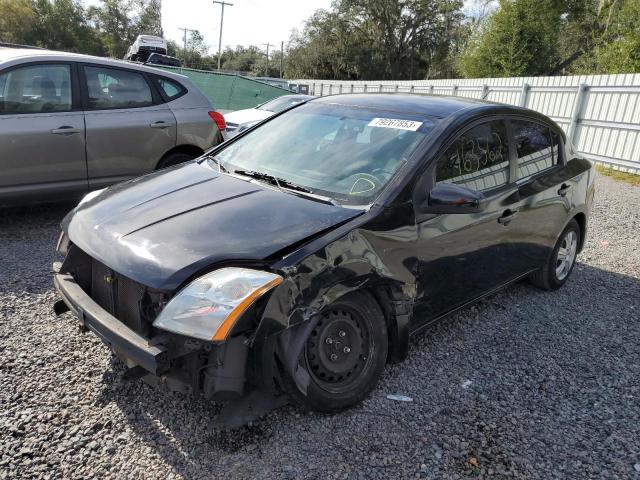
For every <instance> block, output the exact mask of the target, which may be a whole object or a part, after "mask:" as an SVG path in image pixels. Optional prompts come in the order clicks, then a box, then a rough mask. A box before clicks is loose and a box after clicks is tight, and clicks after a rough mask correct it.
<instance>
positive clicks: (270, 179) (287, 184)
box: [233, 170, 312, 193]
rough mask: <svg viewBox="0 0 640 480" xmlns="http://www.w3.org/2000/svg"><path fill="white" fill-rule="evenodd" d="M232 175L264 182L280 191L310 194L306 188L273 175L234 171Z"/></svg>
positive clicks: (250, 171)
mask: <svg viewBox="0 0 640 480" xmlns="http://www.w3.org/2000/svg"><path fill="white" fill-rule="evenodd" d="M233 173H236V174H238V175H244V176H245V177H251V178H255V179H256V180H266V181H268V182H269V183H272V184H274V185H276V186H277V187H278V188H279V189H280V190H282V188H283V187H284V188H287V189H289V190H296V191H298V192H305V193H312V192H311V190H309V189H308V188H307V187H303V186H302V185H298V184H297V183H293V182H291V181H289V180H285V179H284V178H279V177H276V176H275V175H271V174H270V173H264V172H256V171H254V170H234V171H233Z"/></svg>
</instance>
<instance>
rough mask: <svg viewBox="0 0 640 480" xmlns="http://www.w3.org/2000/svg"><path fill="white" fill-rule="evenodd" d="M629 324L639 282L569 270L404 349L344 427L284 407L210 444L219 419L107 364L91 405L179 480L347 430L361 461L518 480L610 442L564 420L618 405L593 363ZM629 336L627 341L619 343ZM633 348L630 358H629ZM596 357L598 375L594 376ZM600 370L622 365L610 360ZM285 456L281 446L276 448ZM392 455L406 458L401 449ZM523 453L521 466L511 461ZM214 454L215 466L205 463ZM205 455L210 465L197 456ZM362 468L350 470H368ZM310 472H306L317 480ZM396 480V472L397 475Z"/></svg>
mask: <svg viewBox="0 0 640 480" xmlns="http://www.w3.org/2000/svg"><path fill="white" fill-rule="evenodd" d="M638 312H640V280H639V279H638V278H634V277H630V276H625V275H620V274H617V273H614V272H610V271H606V270H602V269H599V268H596V267H593V266H590V265H586V264H582V263H578V264H577V265H576V268H575V271H574V274H573V275H572V277H571V278H570V280H569V281H568V282H567V284H566V285H565V286H564V287H563V288H562V289H560V290H558V291H554V292H544V291H541V290H538V289H536V288H534V287H533V286H530V285H529V284H527V283H526V282H519V283H518V284H516V285H513V286H511V287H509V288H507V289H506V290H504V291H502V292H499V293H497V294H494V295H492V296H490V297H488V298H486V299H484V300H482V301H481V302H479V303H477V304H476V305H474V306H471V307H469V308H466V309H464V310H462V311H460V312H458V313H456V314H453V315H451V316H450V317H448V318H447V319H446V320H444V321H442V322H439V323H437V324H435V325H434V326H432V327H431V328H429V329H428V330H427V331H426V332H425V333H423V334H421V335H419V336H417V337H415V338H414V339H412V342H411V350H410V354H409V357H408V358H407V360H406V361H405V362H403V363H401V364H398V365H392V366H388V368H387V370H386V372H385V375H384V377H383V379H382V381H381V383H380V385H379V386H378V387H377V389H376V390H375V391H374V392H373V393H372V395H371V396H370V398H369V399H368V400H366V401H365V404H364V405H363V406H360V407H356V408H355V409H353V410H351V411H348V412H345V413H343V414H337V415H328V416H327V415H317V414H312V415H308V416H305V415H302V416H300V415H299V410H298V409H296V408H294V407H290V406H289V407H284V408H282V409H279V411H278V412H277V413H276V412H272V413H270V414H269V415H267V416H266V417H265V418H263V419H260V420H257V421H256V422H254V423H253V424H252V425H251V426H247V427H243V428H240V429H238V430H233V431H220V430H217V429H216V428H215V426H213V425H212V419H213V417H214V416H215V415H216V414H217V413H218V412H219V406H218V405H215V404H213V403H209V402H205V401H203V400H200V399H197V398H191V397H187V396H184V395H180V394H172V393H168V392H163V391H158V390H155V389H153V388H151V387H149V386H147V385H146V384H143V383H142V381H140V380H136V381H132V382H123V381H121V380H120V377H121V375H122V373H123V372H124V366H123V365H122V364H121V363H120V362H119V361H117V360H113V361H112V365H111V369H110V370H108V371H107V372H105V374H104V377H103V383H104V389H103V391H102V394H101V396H100V398H99V400H98V402H99V403H101V404H106V403H110V402H115V403H116V404H117V405H118V407H119V408H120V410H121V411H122V412H123V414H124V415H125V417H126V418H127V421H128V423H129V425H130V426H131V428H132V429H133V431H134V432H136V434H137V435H139V436H140V437H141V438H142V439H143V441H144V442H145V443H146V444H148V445H151V446H152V447H153V448H155V450H156V452H157V453H158V455H160V456H161V457H162V458H163V459H164V461H166V462H167V463H168V464H170V465H171V466H172V467H173V468H174V469H175V471H176V472H177V473H179V474H182V475H185V476H189V475H190V472H191V473H192V472H193V471H213V469H214V468H218V467H221V466H223V464H224V461H231V462H233V461H235V462H237V461H244V462H247V461H248V460H247V458H251V457H245V458H244V459H243V460H239V459H238V455H240V454H246V453H247V451H249V452H254V453H255V454H258V455H261V452H262V451H263V450H270V451H273V450H274V449H275V450H277V449H278V448H280V449H287V448H291V449H294V450H295V449H300V448H301V447H300V445H309V446H310V447H303V448H315V447H313V445H316V443H317V442H318V437H317V432H316V433H314V431H313V430H314V428H313V426H314V425H315V424H316V423H321V424H322V425H323V426H324V427H325V428H326V429H328V430H329V431H335V428H333V427H336V425H335V424H336V423H338V424H342V422H343V421H354V419H355V421H356V422H357V423H360V424H366V425H367V427H366V429H369V430H370V431H371V432H375V431H378V430H380V435H381V437H380V438H381V439H382V440H381V442H382V443H381V444H380V446H378V447H376V445H373V447H372V449H371V450H370V453H372V454H376V452H377V450H376V449H375V448H374V447H376V448H378V449H381V452H386V453H387V454H388V453H390V452H391V453H392V452H393V451H394V450H398V449H406V448H418V449H419V454H420V455H422V454H424V452H427V453H428V454H429V455H431V456H430V457H429V458H428V459H425V460H422V461H424V462H425V463H427V464H428V465H429V467H430V468H431V466H432V463H433V468H436V466H437V468H439V469H440V470H439V471H440V472H441V473H444V474H455V475H462V476H469V477H478V476H484V475H491V472H493V473H494V474H497V475H503V476H506V477H523V476H525V477H526V476H530V475H531V474H532V473H533V472H539V470H538V469H539V465H536V462H537V461H538V462H541V461H545V462H551V464H553V462H554V461H555V462H557V463H558V464H560V462H561V461H564V460H562V458H563V457H562V455H566V453H563V452H561V451H560V450H559V451H558V455H559V457H558V458H555V457H553V455H552V454H549V455H550V456H549V458H546V457H545V455H546V454H547V453H548V452H543V453H540V452H536V450H535V449H536V445H540V444H545V443H548V444H550V445H557V444H558V438H560V439H562V440H561V442H564V444H567V445H570V446H571V447H572V448H574V449H575V451H585V450H586V451H589V448H592V449H597V448H599V447H598V445H599V444H602V443H604V442H605V441H606V440H607V438H608V435H609V433H610V432H608V430H607V428H608V427H607V425H606V424H604V422H600V421H594V422H593V423H590V422H588V427H589V428H588V434H587V433H584V432H583V431H582V430H575V428H577V427H575V428H574V426H575V425H579V424H580V422H577V421H576V419H575V414H576V413H575V411H574V410H571V408H574V407H573V405H576V406H575V409H577V410H580V409H584V408H593V409H596V407H595V406H594V407H588V406H587V405H586V404H585V405H583V404H582V403H581V402H584V401H586V400H583V399H582V398H581V396H582V393H581V389H582V388H587V387H588V388H592V386H593V385H596V386H597V387H598V388H600V389H604V390H601V391H600V392H599V391H598V390H597V389H596V388H595V387H594V388H593V391H595V392H596V393H594V395H595V398H596V400H595V401H598V398H599V395H600V396H603V397H604V398H605V400H603V403H605V404H606V403H607V402H609V403H611V402H615V401H617V400H615V398H618V397H617V396H613V398H614V399H613V400H612V399H611V397H610V394H611V392H616V390H617V389H618V388H626V387H624V386H623V387H619V386H618V385H617V384H616V381H617V380H616V379H615V378H614V377H612V376H611V375H610V374H609V372H608V371H607V369H609V368H612V367H611V366H609V365H606V364H605V363H606V362H607V361H609V360H608V359H603V358H602V354H601V353H600V352H599V349H605V350H607V352H614V353H613V354H610V353H608V355H614V356H615V352H616V351H621V350H616V348H618V343H619V342H624V341H625V338H629V339H630V340H629V341H632V342H633V338H637V337H638V335H639V334H640V326H639V325H637V321H636V322H633V320H632V319H633V317H632V315H633V314H634V313H635V314H636V317H635V318H636V319H637V314H638ZM631 328H633V329H635V330H633V331H632V332H631V334H630V329H631ZM594 338H595V339H597V343H595V344H594ZM496 342H497V343H496ZM633 345H636V344H635V343H634V344H633ZM633 345H632V346H631V347H629V348H631V349H636V347H635V346H633ZM565 354H566V355H565ZM594 357H595V358H600V360H601V361H602V362H603V364H605V365H604V366H603V367H602V372H601V371H600V369H599V366H598V364H597V362H595V361H594ZM425 359H426V360H425ZM611 363H612V364H616V363H621V362H620V361H619V359H617V358H613V359H611ZM622 363H624V362H622ZM425 364H426V365H427V366H428V368H425ZM623 368H624V367H623ZM470 372H471V373H470ZM603 372H604V373H603ZM465 375H474V376H475V377H473V378H474V383H473V386H472V387H469V389H467V390H465V389H466V388H467V387H464V386H460V385H461V384H460V383H455V382H460V380H461V379H463V378H464V376H465ZM594 379H596V380H594ZM452 382H453V384H452ZM452 385H453V386H452ZM603 385H604V387H603ZM452 388H454V391H455V392H458V393H456V394H455V395H456V396H452V393H451V392H452ZM608 389H609V390H610V391H609V390H608ZM386 393H406V394H408V395H410V396H413V397H414V402H413V403H410V404H406V406H405V405H402V404H399V403H397V402H391V401H388V400H387V399H386V398H385V395H386ZM616 395H618V394H617V393H616ZM618 396H619V395H618ZM556 400H557V401H559V402H561V403H563V402H564V403H566V404H567V405H569V407H571V408H569V407H567V406H564V407H563V408H565V409H566V410H559V411H554V413H553V414H552V413H550V412H549V411H548V410H547V409H548V408H550V407H549V404H552V408H554V409H555V408H557V407H556V406H555V403H553V402H556ZM593 401H594V399H593V398H592V399H589V402H593ZM403 409H404V410H406V411H411V412H412V414H411V416H410V418H404V419H403V418H402V417H401V415H402V414H401V413H398V412H399V411H400V412H401V411H404V410H403ZM595 413H596V414H599V413H601V412H595ZM636 413H637V412H636ZM405 415H406V414H405ZM563 415H565V416H563ZM530 418H533V419H535V421H533V420H532V423H531V425H530V426H529V427H527V428H528V430H527V431H526V432H524V431H523V427H522V425H521V423H525V422H527V421H528V419H530ZM388 419H390V422H391V423H389V424H388V422H387V421H386V420H388ZM274 422H280V423H282V422H286V424H287V428H290V429H294V430H295V431H296V433H295V434H294V435H292V436H290V437H288V438H287V439H284V440H283V439H282V438H280V436H279V435H274V431H273V429H274V428H275V425H276V423H274ZM389 429H391V430H389ZM395 430H398V431H397V432H396V431H395ZM389 432H391V433H392V434H393V435H396V434H402V435H401V438H400V440H397V442H398V443H397V444H394V445H393V446H392V445H388V444H386V443H384V441H385V437H386V436H387V435H389ZM314 435H315V436H314ZM345 435H346V436H345V437H340V438H339V439H338V440H335V443H336V445H334V447H335V448H336V449H337V451H338V452H349V451H351V449H352V448H353V446H352V445H351V444H350V439H349V435H348V434H345ZM581 435H582V438H581ZM621 435H624V432H623V433H621ZM425 437H428V438H429V440H425V441H426V443H425V444H424V445H423V444H421V442H422V441H423V440H420V439H421V438H425ZM440 438H447V439H448V440H447V442H448V443H447V442H445V443H444V444H441V442H440V440H439V439H440ZM451 439H453V440H451ZM376 441H377V440H376ZM630 441H633V440H630ZM274 442H275V443H274ZM282 442H288V443H286V444H284V445H279V446H278V447H276V446H275V445H278V444H280V443H282ZM292 442H295V444H294V443H292ZM402 442H407V444H406V445H405V446H402ZM598 442H600V443H598ZM592 443H593V446H592V447H590V445H591V444H592ZM416 445H417V446H418V447H416ZM585 445H586V446H585ZM529 448H531V451H530V453H529V455H528V458H527V457H525V456H523V455H522V452H523V451H526V450H528V449H529ZM212 449H213V452H214V453H217V454H218V455H211V453H212V452H211V450H212ZM202 451H208V452H209V454H208V455H198V452H202ZM238 452H240V453H238ZM432 452H435V455H436V457H433V453H432ZM380 454H382V453H380ZM536 455H538V458H537V459H536ZM540 455H542V456H540ZM432 457H433V458H432ZM225 458H227V460H225ZM434 458H435V459H434ZM582 461H583V462H588V461H594V460H593V459H591V460H589V458H587V459H586V460H585V459H582ZM220 462H223V463H222V464H221V463H220ZM434 462H435V463H434ZM354 463H356V464H358V461H357V460H354ZM366 465H369V467H371V468H374V467H375V465H370V464H368V463H367V464H366ZM366 465H365V464H364V463H361V466H363V467H364V468H369V467H367V466H366ZM378 467H380V468H383V467H384V468H391V467H390V466H387V465H378ZM247 468H249V467H247ZM308 468H309V471H314V470H313V469H314V468H315V466H314V465H308ZM394 468H397V469H398V470H397V471H398V472H403V471H404V470H402V468H404V467H402V466H400V465H396V466H395V467H394ZM562 468H564V467H562ZM194 469H195V470H194ZM569 476H570V475H569Z"/></svg>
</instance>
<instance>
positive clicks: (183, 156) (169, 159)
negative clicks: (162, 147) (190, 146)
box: [156, 152, 196, 170]
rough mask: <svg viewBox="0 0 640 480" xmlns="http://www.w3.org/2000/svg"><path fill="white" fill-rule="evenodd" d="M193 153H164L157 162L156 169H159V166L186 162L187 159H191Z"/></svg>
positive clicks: (165, 166)
mask: <svg viewBox="0 0 640 480" xmlns="http://www.w3.org/2000/svg"><path fill="white" fill-rule="evenodd" d="M194 158H196V157H194V156H193V155H191V154H189V153H183V152H175V153H170V154H168V155H165V156H164V157H163V158H162V160H160V162H158V167H157V168H156V170H160V169H161V168H167V167H173V166H174V165H178V164H180V163H184V162H188V161H189V160H193V159H194Z"/></svg>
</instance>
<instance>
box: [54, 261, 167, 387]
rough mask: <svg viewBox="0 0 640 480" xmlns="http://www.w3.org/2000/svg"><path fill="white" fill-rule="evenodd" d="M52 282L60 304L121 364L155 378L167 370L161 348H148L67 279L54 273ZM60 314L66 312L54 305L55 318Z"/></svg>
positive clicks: (163, 352) (72, 280)
mask: <svg viewBox="0 0 640 480" xmlns="http://www.w3.org/2000/svg"><path fill="white" fill-rule="evenodd" d="M53 281H54V284H55V287H56V289H57V290H58V292H59V293H60V295H61V296H62V299H63V301H64V303H65V304H66V306H67V307H68V309H69V310H70V311H71V312H72V313H73V314H74V315H75V316H76V317H78V320H79V321H80V324H81V326H82V327H84V328H87V329H89V330H91V331H92V332H94V333H95V334H96V335H98V336H99V337H100V338H101V339H102V341H103V342H104V343H106V344H107V345H108V346H109V347H111V348H112V349H113V350H114V352H115V353H116V354H117V355H118V356H120V357H121V358H122V359H123V360H126V361H127V363H133V364H134V365H137V366H140V367H142V368H144V369H145V370H146V371H148V372H149V373H152V374H153V375H156V376H157V375H161V374H163V373H165V372H166V371H167V370H168V369H169V366H170V362H169V355H168V353H167V351H166V349H165V348H164V347H163V346H162V345H149V341H148V340H147V339H146V338H144V337H142V336H140V335H139V334H138V333H136V332H135V331H134V330H132V329H130V328H129V327H127V326H126V325H124V324H123V323H122V322H120V321H119V320H118V319H117V318H115V317H114V316H113V315H111V314H110V313H109V312H107V311H106V310H105V309H103V308H102V307H101V306H100V305H98V304H97V303H96V302H95V301H94V300H93V299H92V298H91V297H90V296H89V295H87V293H85V291H84V290H83V289H82V288H81V287H80V285H78V284H77V283H76V281H75V280H74V278H73V277H72V276H71V275H65V274H61V273H56V274H54V279H53ZM64 311H66V309H64V308H63V307H62V306H61V305H59V304H58V305H56V307H55V312H56V314H58V315H59V314H60V313H64Z"/></svg>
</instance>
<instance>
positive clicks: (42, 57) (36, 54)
mask: <svg viewBox="0 0 640 480" xmlns="http://www.w3.org/2000/svg"><path fill="white" fill-rule="evenodd" d="M14 60H18V61H75V62H88V63H99V64H101V65H106V66H112V67H123V68H130V69H133V70H140V71H143V72H149V73H158V74H162V75H165V76H168V77H175V78H180V79H185V78H186V77H185V76H184V75H180V74H177V73H173V72H170V71H167V70H164V69H163V70H159V69H157V68H153V67H151V66H148V65H142V64H139V63H134V62H127V61H125V60H116V59H113V58H104V57H95V56H93V55H83V54H80V53H69V52H57V51H55V50H45V49H39V48H6V47H0V66H2V64H3V63H5V62H10V61H14Z"/></svg>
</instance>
